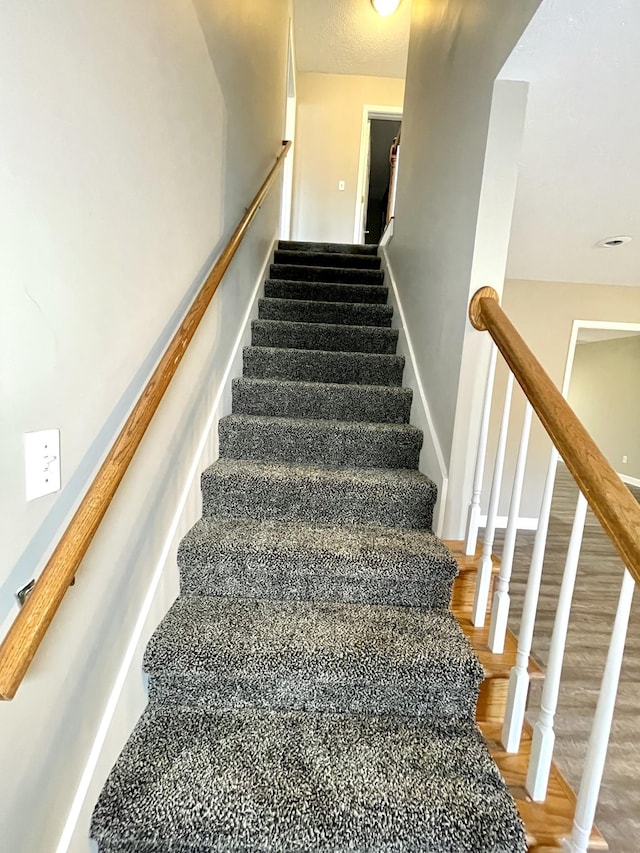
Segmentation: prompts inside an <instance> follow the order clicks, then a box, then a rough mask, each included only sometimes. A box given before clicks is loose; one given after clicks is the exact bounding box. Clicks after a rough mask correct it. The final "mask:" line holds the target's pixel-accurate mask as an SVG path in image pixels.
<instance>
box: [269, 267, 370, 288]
mask: <svg viewBox="0 0 640 853" xmlns="http://www.w3.org/2000/svg"><path fill="white" fill-rule="evenodd" d="M269 278H277V279H284V280H285V281H330V282H342V283H344V284H368V285H381V284H382V283H383V281H384V273H383V272H382V271H381V270H359V269H342V268H341V267H312V266H310V267H305V266H302V265H301V264H271V266H270V267H269Z"/></svg>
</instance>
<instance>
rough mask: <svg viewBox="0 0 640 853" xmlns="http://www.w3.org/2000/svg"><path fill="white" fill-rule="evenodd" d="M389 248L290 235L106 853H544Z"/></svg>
mask: <svg viewBox="0 0 640 853" xmlns="http://www.w3.org/2000/svg"><path fill="white" fill-rule="evenodd" d="M375 251H376V250H375V247H365V246H335V245H325V244H312V243H311V244H309V243H289V242H281V243H280V244H279V248H278V250H277V251H276V254H275V262H274V264H273V265H272V267H271V277H270V279H269V280H268V281H267V282H266V285H265V298H264V299H261V300H260V307H259V316H260V319H259V320H256V321H255V322H254V323H253V332H252V335H253V337H252V346H250V347H248V348H247V349H246V350H245V352H244V373H243V376H242V378H241V379H236V380H234V382H233V414H231V415H229V416H228V417H226V418H223V419H222V420H221V421H220V428H219V434H220V459H219V460H218V461H217V462H216V463H215V464H213V465H212V466H211V467H210V468H209V469H208V470H207V471H205V472H204V474H203V475H202V492H203V518H202V519H201V520H200V521H199V522H198V523H197V524H196V525H195V527H194V528H193V529H192V530H191V531H190V532H189V533H188V534H187V536H186V537H185V539H184V540H183V542H182V544H181V547H180V551H179V564H180V584H181V594H180V597H179V598H178V600H177V601H176V602H175V604H174V605H173V607H172V608H171V610H170V611H169V613H168V614H167V616H166V618H165V619H164V620H163V622H162V623H161V625H160V626H159V628H158V629H157V631H156V632H155V634H154V636H153V638H152V639H151V641H150V643H149V646H148V648H147V651H146V656H145V669H146V671H147V673H148V675H149V705H148V707H147V709H146V710H145V712H144V714H143V715H142V717H141V719H140V721H139V722H138V724H137V726H136V728H135V730H134V732H133V734H132V735H131V737H130V739H129V741H128V743H127V745H126V746H125V748H124V750H123V752H122V754H121V756H120V758H119V759H118V762H117V763H116V765H115V767H114V769H113V770H112V772H111V775H110V776H109V779H108V781H107V783H106V785H105V787H104V789H103V791H102V794H101V795H100V799H99V801H98V804H97V806H96V808H95V811H94V814H93V821H92V828H91V835H92V837H93V838H94V839H95V840H96V842H97V844H98V848H99V850H100V851H102V853H173V851H181V852H182V851H185V853H186V851H190V853H205V851H278V853H280V851H291V853H293V851H297V852H298V853H304V851H362V852H363V853H364V851H372V853H373V851H388V853H390V851H394V852H395V851H397V852H398V853H400V851H407V853H408V851H429V853H437V851H442V853H444V851H447V853H454V851H455V853H473V851H477V853H499V851H523V850H525V849H526V844H525V839H524V832H523V827H522V824H521V821H520V819H519V817H518V815H517V812H516V809H515V805H514V803H513V800H512V799H511V797H510V795H509V794H508V792H507V790H506V787H505V785H504V783H503V781H502V779H501V777H500V775H499V773H498V770H497V768H496V766H495V765H494V763H493V762H492V760H491V758H490V756H489V754H488V751H487V749H486V747H485V744H484V742H483V740H482V737H481V735H480V733H479V731H478V728H477V727H476V724H475V721H474V716H475V705H476V700H477V697H478V690H479V685H480V682H481V680H482V678H483V673H482V669H481V667H480V664H479V663H478V661H477V659H476V657H475V656H474V654H473V651H472V650H471V648H470V646H469V644H468V642H467V641H466V639H465V638H464V636H463V635H462V633H461V631H460V629H459V628H458V625H457V623H456V621H455V620H454V618H453V617H452V616H451V614H450V613H449V612H448V604H449V599H450V594H451V585H452V582H453V578H454V576H455V573H456V564H455V561H454V559H453V557H452V555H451V554H450V552H449V551H448V550H447V549H446V548H445V546H444V545H443V544H442V543H441V542H440V541H439V540H438V539H437V538H436V537H435V536H434V535H433V533H432V532H431V529H430V528H431V520H432V511H433V504H434V502H435V499H436V490H435V487H434V485H433V483H431V481H430V480H428V479H427V477H425V476H424V475H422V474H420V473H419V471H418V467H417V466H418V455H419V452H420V448H421V445H422V434H421V432H420V431H419V430H417V429H415V428H414V427H412V426H411V425H410V424H409V411H410V407H411V391H410V390H408V389H405V388H402V387H401V382H402V371H403V366H404V362H403V359H402V358H401V357H399V356H397V355H396V354H395V351H396V342H397V332H396V331H395V330H393V329H392V328H391V316H392V310H391V308H389V307H388V306H387V305H386V301H387V289H386V287H385V286H384V276H383V273H382V272H381V271H380V260H379V258H378V257H377V256H376V253H375Z"/></svg>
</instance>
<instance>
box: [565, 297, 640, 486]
mask: <svg viewBox="0 0 640 853" xmlns="http://www.w3.org/2000/svg"><path fill="white" fill-rule="evenodd" d="M639 298H640V297H639ZM639 386H640V336H634V337H629V338H616V339H614V340H611V341H594V342H593V343H583V344H578V346H577V347H576V351H575V356H574V359H573V368H572V371H571V382H570V384H569V393H568V395H567V401H568V403H569V405H570V406H571V407H572V409H573V410H574V411H575V413H576V414H577V416H578V417H579V418H580V420H581V421H582V423H583V424H584V425H585V427H586V428H587V430H588V431H589V433H590V434H591V437H592V438H593V439H594V441H595V442H596V444H597V445H598V447H599V448H600V450H602V452H603V453H604V455H605V456H606V457H607V460H608V461H609V463H610V464H611V465H612V466H613V467H614V468H615V469H616V471H619V472H620V473H621V474H626V475H627V476H628V477H633V478H634V479H636V480H637V479H639V478H640V393H638V391H639ZM623 460H625V461H623Z"/></svg>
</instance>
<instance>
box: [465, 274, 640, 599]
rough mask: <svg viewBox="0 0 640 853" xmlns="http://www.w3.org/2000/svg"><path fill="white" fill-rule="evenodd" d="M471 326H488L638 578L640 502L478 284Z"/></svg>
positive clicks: (489, 292)
mask: <svg viewBox="0 0 640 853" xmlns="http://www.w3.org/2000/svg"><path fill="white" fill-rule="evenodd" d="M469 319H470V321H471V324H472V326H473V327H474V328H476V329H478V330H479V331H483V332H484V331H488V332H489V334H490V335H491V337H492V338H493V340H494V341H495V343H496V346H497V347H498V349H499V350H500V352H501V353H502V355H503V357H504V360H505V361H506V362H507V364H508V365H509V367H510V368H511V371H512V372H513V375H514V376H515V378H516V380H517V381H518V383H519V384H520V387H521V388H522V390H523V391H524V393H525V395H526V396H527V399H528V400H529V402H530V403H531V405H532V406H533V408H534V410H535V411H536V414H537V415H538V417H539V418H540V421H541V423H542V425H543V426H544V428H545V429H546V431H547V433H548V434H549V436H550V438H551V440H552V441H553V443H554V445H555V447H556V449H557V450H558V452H559V454H560V456H561V457H562V458H563V459H564V461H565V463H566V466H567V468H568V469H569V471H570V472H571V474H572V475H573V477H574V479H575V481H576V482H577V484H578V486H579V488H580V491H581V492H582V494H583V495H584V496H585V498H586V499H587V501H588V502H589V505H590V507H591V509H592V510H593V512H594V513H595V515H596V517H597V518H598V520H599V521H600V524H602V527H603V528H604V530H605V531H606V533H607V535H608V536H609V538H610V539H611V541H612V542H613V544H614V545H615V547H616V550H617V551H618V553H619V554H620V556H621V557H622V560H623V562H624V564H625V565H626V566H627V568H628V569H629V571H630V572H631V574H632V575H633V577H634V579H635V581H636V583H640V504H638V502H637V501H636V499H635V498H634V496H633V495H632V494H631V492H630V491H629V489H628V488H627V487H626V486H625V485H624V483H623V482H622V480H621V479H620V477H619V476H618V475H617V474H616V472H615V471H614V469H613V468H612V467H611V465H609V463H608V462H607V460H606V459H605V457H604V455H603V454H602V452H601V450H600V449H599V448H598V446H597V445H596V443H595V442H594V440H593V439H592V438H591V436H590V435H589V433H588V432H587V430H586V429H585V428H584V426H583V425H582V423H581V422H580V421H579V420H578V418H577V417H576V414H575V412H574V411H573V409H572V408H571V407H570V406H569V404H568V403H567V401H566V400H565V399H564V397H563V396H562V394H561V393H560V391H558V389H557V388H556V386H555V385H554V384H553V382H552V381H551V379H550V378H549V376H548V375H547V373H546V372H545V371H544V369H543V368H542V365H541V364H540V362H539V361H538V360H537V359H536V357H535V356H534V354H533V353H532V352H531V350H530V349H529V347H528V346H527V345H526V344H525V342H524V341H523V340H522V338H521V337H520V335H519V334H518V332H517V330H516V328H515V327H514V326H513V324H512V323H511V321H510V320H509V318H508V317H507V315H506V314H505V313H504V311H503V310H502V308H501V307H500V305H499V303H498V294H497V293H496V291H495V290H494V289H493V288H492V287H482V288H480V290H478V291H476V293H475V294H474V296H473V298H472V300H471V304H470V305H469Z"/></svg>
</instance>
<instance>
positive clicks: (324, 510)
mask: <svg viewBox="0 0 640 853" xmlns="http://www.w3.org/2000/svg"><path fill="white" fill-rule="evenodd" d="M201 483H202V504H203V508H202V514H203V516H204V517H207V516H214V515H217V516H220V517H222V518H257V519H265V520H266V519H271V520H278V521H303V522H315V523H317V524H346V525H349V524H382V525H386V526H393V527H405V528H412V529H425V528H426V529H430V528H431V524H432V517H433V505H434V503H435V499H436V492H435V487H434V486H433V484H430V483H428V482H426V481H425V482H419V483H418V482H414V483H409V482H403V483H402V485H398V486H395V485H394V484H391V483H389V482H386V481H385V482H381V483H375V482H371V481H369V482H367V483H366V484H362V483H356V482H350V481H348V480H347V479H346V478H345V479H344V480H343V481H342V482H336V481H334V480H321V479H316V480H310V479H307V478H306V477H288V478H283V479H281V480H275V479H273V478H269V476H267V475H265V476H263V477H261V476H260V475H258V474H255V475H252V476H248V475H246V474H245V473H244V472H243V473H239V474H237V475H236V474H226V475H225V476H223V475H222V474H220V472H219V471H218V470H217V469H216V467H215V466H212V467H211V468H209V469H207V471H205V472H204V473H203V474H202V480H201Z"/></svg>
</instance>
